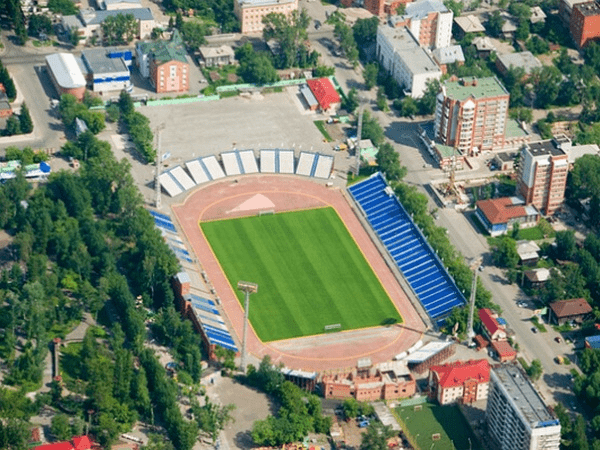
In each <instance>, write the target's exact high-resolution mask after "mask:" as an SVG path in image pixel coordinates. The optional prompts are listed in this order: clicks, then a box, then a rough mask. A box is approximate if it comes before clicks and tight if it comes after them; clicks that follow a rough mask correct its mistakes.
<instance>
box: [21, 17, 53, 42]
mask: <svg viewBox="0 0 600 450" xmlns="http://www.w3.org/2000/svg"><path fill="white" fill-rule="evenodd" d="M27 33H28V34H29V36H33V37H38V36H39V35H40V34H41V33H44V34H45V35H50V34H54V32H53V28H52V19H50V17H48V16H46V15H44V14H32V15H31V16H29V23H28V25H27Z"/></svg>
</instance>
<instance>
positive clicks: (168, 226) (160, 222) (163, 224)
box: [154, 217, 177, 233]
mask: <svg viewBox="0 0 600 450" xmlns="http://www.w3.org/2000/svg"><path fill="white" fill-rule="evenodd" d="M154 223H155V224H156V226H157V227H158V228H162V229H163V230H167V231H170V232H171V233H177V230H176V229H175V225H173V222H167V221H166V220H162V219H159V218H158V217H155V218H154Z"/></svg>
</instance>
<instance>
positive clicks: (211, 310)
mask: <svg viewBox="0 0 600 450" xmlns="http://www.w3.org/2000/svg"><path fill="white" fill-rule="evenodd" d="M192 305H193V306H194V308H198V309H201V310H202V311H206V312H209V313H212V314H216V315H217V316H218V315H219V311H218V310H216V309H214V308H211V307H210V306H206V305H205V304H204V303H198V302H194V301H192Z"/></svg>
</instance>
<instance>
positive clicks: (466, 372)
mask: <svg viewBox="0 0 600 450" xmlns="http://www.w3.org/2000/svg"><path fill="white" fill-rule="evenodd" d="M429 370H431V371H433V372H436V373H437V374H438V379H439V385H440V386H441V387H443V388H449V387H454V386H462V385H463V384H464V383H465V381H467V380H476V381H477V382H479V383H486V382H488V381H489V380H490V364H489V363H488V362H487V360H486V359H478V360H470V361H455V362H452V363H449V364H444V365H441V366H432V367H430V368H429Z"/></svg>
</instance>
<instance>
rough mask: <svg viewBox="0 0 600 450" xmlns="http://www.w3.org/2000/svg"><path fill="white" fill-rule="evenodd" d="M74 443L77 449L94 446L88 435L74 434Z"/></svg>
mask: <svg viewBox="0 0 600 450" xmlns="http://www.w3.org/2000/svg"><path fill="white" fill-rule="evenodd" d="M73 444H74V445H75V450H90V448H92V443H91V442H90V439H89V438H88V437H87V436H74V437H73Z"/></svg>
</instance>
